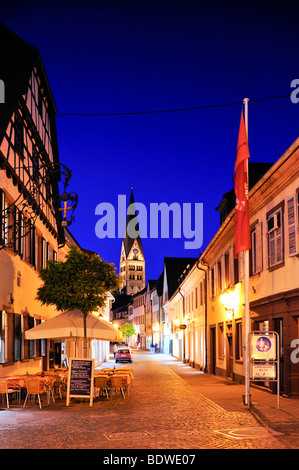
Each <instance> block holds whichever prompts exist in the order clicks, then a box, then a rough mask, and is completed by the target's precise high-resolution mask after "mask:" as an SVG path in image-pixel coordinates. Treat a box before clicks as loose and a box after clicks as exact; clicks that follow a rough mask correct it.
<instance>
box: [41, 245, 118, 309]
mask: <svg viewBox="0 0 299 470" xmlns="http://www.w3.org/2000/svg"><path fill="white" fill-rule="evenodd" d="M39 276H40V278H41V280H42V281H43V285H42V286H41V287H39V289H38V291H37V299H38V300H39V301H40V302H41V303H42V304H43V305H55V306H56V308H57V310H59V311H66V310H77V309H78V310H81V311H82V312H83V313H84V314H85V315H86V314H87V313H90V312H93V311H97V310H98V309H99V308H101V307H103V306H104V305H105V301H106V299H107V295H108V292H109V291H111V290H114V289H116V288H117V287H118V285H119V279H118V276H117V274H116V273H115V267H114V266H113V265H112V264H110V263H107V262H105V261H103V260H102V259H101V258H100V257H99V256H98V255H96V254H93V255H90V254H89V253H86V252H84V251H81V250H80V249H79V248H77V247H76V246H71V247H70V250H69V252H68V254H67V256H66V260H65V261H52V260H50V261H48V264H47V267H46V268H43V269H40V270H39Z"/></svg>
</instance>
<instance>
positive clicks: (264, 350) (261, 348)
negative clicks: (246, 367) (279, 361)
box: [251, 332, 277, 361]
mask: <svg viewBox="0 0 299 470" xmlns="http://www.w3.org/2000/svg"><path fill="white" fill-rule="evenodd" d="M276 357H277V356H276V335H275V334H274V333H269V334H267V333H265V332H263V333H252V335H251V359H254V360H258V361H260V360H266V359H268V360H272V361H275V360H276Z"/></svg>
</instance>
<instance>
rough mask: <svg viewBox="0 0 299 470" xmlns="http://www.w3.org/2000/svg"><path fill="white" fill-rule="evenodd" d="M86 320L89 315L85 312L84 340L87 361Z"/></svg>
mask: <svg viewBox="0 0 299 470" xmlns="http://www.w3.org/2000/svg"><path fill="white" fill-rule="evenodd" d="M86 318H87V313H85V312H84V339H83V358H84V359H87V356H88V355H87V337H86Z"/></svg>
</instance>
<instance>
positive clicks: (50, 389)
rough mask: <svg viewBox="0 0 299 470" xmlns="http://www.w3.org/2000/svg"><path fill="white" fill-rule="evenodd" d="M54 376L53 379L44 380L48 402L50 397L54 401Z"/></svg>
mask: <svg viewBox="0 0 299 470" xmlns="http://www.w3.org/2000/svg"><path fill="white" fill-rule="evenodd" d="M55 380H56V378H55V377H54V378H53V380H51V381H50V382H46V384H45V385H46V387H47V389H48V390H47V391H48V404H49V403H50V399H51V397H52V400H53V403H55V398H54V383H55Z"/></svg>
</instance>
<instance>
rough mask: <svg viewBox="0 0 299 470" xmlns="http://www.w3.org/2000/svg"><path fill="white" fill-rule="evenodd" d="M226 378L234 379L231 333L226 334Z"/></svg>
mask: <svg viewBox="0 0 299 470" xmlns="http://www.w3.org/2000/svg"><path fill="white" fill-rule="evenodd" d="M226 377H227V378H228V379H232V378H233V335H232V333H231V332H228V333H227V334H226Z"/></svg>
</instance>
